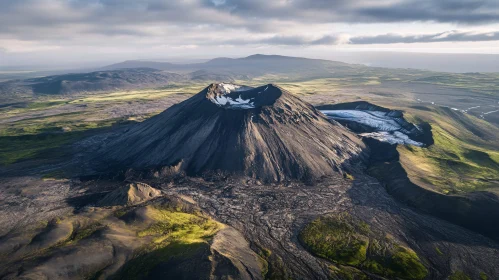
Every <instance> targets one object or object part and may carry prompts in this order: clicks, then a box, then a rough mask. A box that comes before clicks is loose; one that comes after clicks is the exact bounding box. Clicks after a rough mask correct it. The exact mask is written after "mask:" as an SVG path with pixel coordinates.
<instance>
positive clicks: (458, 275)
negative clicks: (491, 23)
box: [449, 271, 471, 280]
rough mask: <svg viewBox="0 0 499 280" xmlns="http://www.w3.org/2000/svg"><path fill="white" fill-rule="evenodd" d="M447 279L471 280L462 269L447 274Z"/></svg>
mask: <svg viewBox="0 0 499 280" xmlns="http://www.w3.org/2000/svg"><path fill="white" fill-rule="evenodd" d="M449 280H471V277H469V276H468V275H466V273H464V272H462V271H455V272H454V273H452V274H451V275H450V276H449Z"/></svg>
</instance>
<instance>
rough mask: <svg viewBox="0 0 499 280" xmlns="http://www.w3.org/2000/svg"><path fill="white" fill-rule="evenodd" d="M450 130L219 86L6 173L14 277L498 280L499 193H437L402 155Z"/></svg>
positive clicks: (6, 229)
mask: <svg viewBox="0 0 499 280" xmlns="http://www.w3.org/2000/svg"><path fill="white" fill-rule="evenodd" d="M321 111H322V112H323V113H321ZM376 133H377V134H376ZM440 134H441V132H440V131H439V130H437V127H432V126H431V125H430V124H429V123H427V122H424V121H420V120H418V119H415V120H411V121H409V120H407V119H406V117H405V115H404V114H403V113H402V112H401V111H398V110H391V109H387V108H384V107H380V106H376V105H373V104H370V103H367V102H360V103H359V102H357V103H355V102H354V103H344V104H322V105H321V106H318V107H314V106H312V105H310V104H309V103H307V102H305V101H303V100H302V99H301V98H299V97H297V96H295V95H293V94H291V93H290V92H288V91H287V90H285V89H284V88H283V87H280V86H278V85H274V84H267V85H263V86H257V87H247V86H240V85H234V84H230V83H215V84H211V85H209V86H208V87H206V88H205V89H203V90H202V91H201V92H199V93H198V94H196V95H194V96H192V97H190V98H188V99H186V100H185V101H183V102H180V103H178V104H175V105H173V106H171V107H170V108H168V109H166V110H165V111H163V112H162V113H159V114H158V115H156V116H153V117H151V118H148V119H147V120H145V121H143V122H137V123H131V124H126V125H122V126H116V127H112V128H110V129H107V130H103V131H102V132H100V133H99V132H96V133H95V134H93V135H90V136H88V137H86V138H84V139H83V140H80V141H77V142H75V143H74V144H71V145H70V148H71V149H72V154H71V156H70V157H67V156H65V157H60V158H58V159H54V160H53V161H51V162H48V163H44V165H43V166H42V165H41V164H37V162H36V161H35V162H30V161H26V162H20V163H18V164H14V165H12V166H9V168H6V169H2V170H0V175H1V178H0V180H1V181H0V185H1V186H2V192H1V195H2V204H1V205H0V213H1V215H0V223H1V224H2V225H3V227H2V228H1V229H0V236H1V239H0V277H1V278H3V279H494V277H496V275H498V274H499V245H498V243H497V242H498V239H497V236H499V235H498V233H499V231H498V229H497V227H496V226H495V223H493V222H491V221H493V220H495V217H496V216H495V215H497V209H499V207H497V205H498V204H497V195H496V194H494V193H493V192H486V191H483V192H481V193H480V194H477V193H471V194H470V195H462V194H449V195H444V194H441V193H437V192H434V191H430V190H427V189H424V188H423V187H421V186H418V185H416V184H414V183H412V182H411V181H410V180H411V178H414V177H411V176H412V173H411V174H408V173H407V172H409V171H407V172H406V170H405V168H407V165H406V162H403V158H401V155H407V154H403V153H402V154H399V152H400V151H402V149H421V151H422V152H425V151H427V150H428V151H429V152H434V151H433V150H431V149H432V147H433V146H437V145H440V142H439V141H440V140H439V138H438V137H440ZM380 135H381V136H384V137H381V136H380ZM418 151H419V150H418ZM411 172H412V171H411ZM422 191H423V192H424V193H423V194H421V192H422ZM430 192H431V194H428V193H430ZM452 213H454V214H455V215H451V214H452ZM487 215H488V217H491V218H490V219H487V217H486V216H487ZM456 277H458V278H456ZM459 277H461V278H459ZM463 277H464V278H463Z"/></svg>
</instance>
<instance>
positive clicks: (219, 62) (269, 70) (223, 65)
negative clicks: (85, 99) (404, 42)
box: [102, 54, 365, 78]
mask: <svg viewBox="0 0 499 280" xmlns="http://www.w3.org/2000/svg"><path fill="white" fill-rule="evenodd" d="M140 67H148V68H154V69H157V70H166V71H170V72H177V73H182V72H185V73H188V72H193V71H199V70H207V71H211V72H215V73H220V74H231V75H232V76H236V77H250V78H251V77H255V76H261V75H266V74H281V75H282V74H286V75H292V76H297V77H298V76H299V77H302V78H315V77H317V78H320V77H331V76H333V75H334V74H335V73H344V72H345V71H346V72H349V71H351V70H354V69H358V68H362V67H365V66H360V65H354V64H347V63H343V62H336V61H330V60H322V59H309V58H301V57H290V56H280V55H262V54H255V55H251V56H248V57H243V58H225V57H222V58H215V59H212V60H209V61H207V62H203V63H193V64H173V63H169V62H154V61H143V60H129V61H125V62H121V63H117V64H113V65H109V66H106V67H103V68H102V69H103V70H117V69H125V68H140Z"/></svg>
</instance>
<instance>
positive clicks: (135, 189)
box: [98, 183, 161, 206]
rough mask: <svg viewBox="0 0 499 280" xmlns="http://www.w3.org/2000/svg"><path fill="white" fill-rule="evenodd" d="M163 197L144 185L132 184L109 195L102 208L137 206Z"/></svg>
mask: <svg viewBox="0 0 499 280" xmlns="http://www.w3.org/2000/svg"><path fill="white" fill-rule="evenodd" d="M160 195H161V191H160V190H157V189H155V188H153V187H151V186H149V185H147V184H144V183H130V184H127V185H125V186H122V187H120V188H117V189H115V190H114V191H112V192H110V193H108V194H107V195H106V196H105V197H104V198H103V199H102V200H101V201H99V203H98V204H99V205H100V206H115V205H127V206H129V205H137V204H140V203H142V202H145V201H148V200H150V199H153V198H155V197H158V196H160Z"/></svg>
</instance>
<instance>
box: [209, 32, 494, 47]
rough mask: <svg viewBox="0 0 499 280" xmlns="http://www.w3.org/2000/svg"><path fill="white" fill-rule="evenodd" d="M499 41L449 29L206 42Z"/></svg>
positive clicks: (480, 34)
mask: <svg viewBox="0 0 499 280" xmlns="http://www.w3.org/2000/svg"><path fill="white" fill-rule="evenodd" d="M487 41H499V32H488V33H472V32H461V31H456V30H453V31H448V32H442V33H435V34H423V35H399V34H384V35H378V36H354V37H349V38H347V37H342V36H339V35H326V36H322V37H319V38H316V39H310V38H306V37H302V36H272V37H267V38H263V39H252V40H249V39H247V40H223V41H210V42H206V43H207V44H210V45H212V44H213V45H278V46H317V45H339V44H351V45H369V44H397V43H406V44H410V43H434V42H487Z"/></svg>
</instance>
